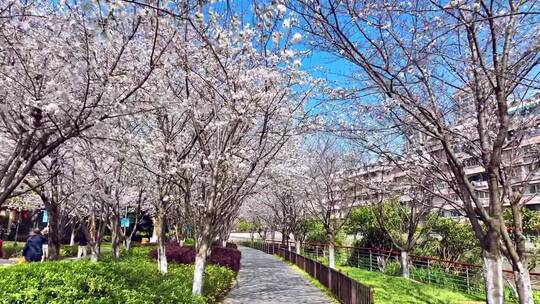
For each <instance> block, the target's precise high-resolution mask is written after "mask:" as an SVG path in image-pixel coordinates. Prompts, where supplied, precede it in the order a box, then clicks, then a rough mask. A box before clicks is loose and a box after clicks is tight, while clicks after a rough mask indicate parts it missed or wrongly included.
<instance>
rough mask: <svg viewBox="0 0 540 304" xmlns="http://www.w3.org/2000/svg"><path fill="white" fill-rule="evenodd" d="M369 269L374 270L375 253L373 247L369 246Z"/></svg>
mask: <svg viewBox="0 0 540 304" xmlns="http://www.w3.org/2000/svg"><path fill="white" fill-rule="evenodd" d="M369 271H373V254H372V253H371V248H369Z"/></svg>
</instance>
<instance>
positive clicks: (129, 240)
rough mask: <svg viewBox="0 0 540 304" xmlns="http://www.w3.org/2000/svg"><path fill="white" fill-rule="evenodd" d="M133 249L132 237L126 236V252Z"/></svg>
mask: <svg viewBox="0 0 540 304" xmlns="http://www.w3.org/2000/svg"><path fill="white" fill-rule="evenodd" d="M130 249H131V237H127V238H126V252H129V250H130Z"/></svg>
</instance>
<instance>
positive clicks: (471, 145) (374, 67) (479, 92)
mask: <svg viewBox="0 0 540 304" xmlns="http://www.w3.org/2000/svg"><path fill="white" fill-rule="evenodd" d="M291 6H292V7H293V8H294V9H295V11H296V12H297V13H298V14H299V19H300V20H301V21H302V22H300V23H299V24H300V26H301V27H302V29H303V30H304V31H305V33H306V34H307V35H309V40H310V44H311V45H313V46H315V47H317V48H318V49H320V50H323V51H329V52H331V53H332V54H335V55H336V56H338V57H339V58H342V59H344V60H347V61H348V62H350V63H351V64H353V65H354V66H355V67H357V68H358V70H357V72H358V73H359V74H358V76H355V79H358V80H359V81H357V82H356V83H355V85H356V84H357V85H358V87H355V88H354V90H352V92H362V95H363V96H366V95H368V94H366V93H368V92H369V93H370V94H371V93H372V94H373V95H370V96H377V98H378V100H380V101H384V102H378V103H377V104H378V105H377V106H376V107H369V106H367V105H369V103H364V104H363V105H364V106H367V107H365V108H366V109H368V108H369V109H371V110H372V111H370V114H369V115H360V117H363V118H361V119H358V120H356V122H369V123H373V124H374V125H375V126H373V125H371V126H370V127H367V128H366V127H365V126H364V128H363V129H364V130H374V129H375V130H380V131H381V130H382V132H383V133H385V134H386V136H385V138H383V137H378V139H383V140H384V139H385V141H389V140H391V139H396V138H397V137H400V138H407V140H409V141H410V142H413V143H414V142H416V143H418V142H419V141H414V140H413V137H414V138H424V139H427V140H426V141H423V142H424V143H426V144H428V142H430V143H433V145H426V146H424V147H419V149H418V155H419V159H423V160H425V161H426V162H431V163H433V162H438V166H439V168H440V170H439V171H434V173H435V174H434V175H435V176H436V179H442V180H443V182H444V183H445V184H446V185H447V187H449V188H450V189H452V191H453V192H454V193H455V194H456V195H457V196H458V197H459V199H460V201H461V202H462V204H463V205H462V206H463V209H464V211H465V212H466V214H467V217H468V218H469V220H470V222H471V225H472V227H473V229H474V232H475V235H476V237H477V239H478V242H479V245H480V247H481V248H482V256H483V262H484V272H485V279H486V294H487V301H488V303H502V302H503V274H502V259H501V258H502V255H503V254H504V255H505V256H506V257H507V258H508V259H509V261H510V262H511V264H512V267H513V270H514V278H515V283H516V286H517V290H518V294H519V299H520V302H521V303H533V302H534V300H533V297H532V289H531V284H530V278H529V274H528V270H527V266H526V265H527V259H526V254H525V251H524V249H525V247H524V238H523V237H522V236H523V235H522V231H521V227H522V223H521V222H520V216H519V214H520V213H521V210H522V209H523V204H524V203H525V200H523V199H519V197H520V196H519V195H518V196H517V198H516V197H514V196H513V195H512V194H511V193H514V192H518V193H519V192H522V191H520V190H519V189H521V187H517V189H516V190H517V191H515V190H512V189H514V188H513V187H514V183H512V182H511V181H512V180H516V179H520V177H519V176H518V175H516V174H515V173H514V171H512V169H510V168H512V165H509V163H511V161H509V160H512V159H515V158H513V157H509V155H511V154H512V153H511V152H510V153H508V152H504V153H503V151H504V150H505V148H507V147H519V143H520V141H521V139H523V137H520V136H518V137H514V136H509V134H510V133H512V134H522V131H524V130H526V129H530V128H531V127H532V128H534V127H535V125H536V123H532V124H529V123H530V122H531V121H536V119H535V118H532V117H529V118H528V119H527V120H524V119H517V120H516V121H513V120H511V117H512V116H511V113H510V109H511V108H512V107H515V106H518V108H519V105H523V104H526V103H527V98H528V97H529V96H530V95H531V90H533V91H534V88H536V87H538V86H537V82H538V81H537V79H536V76H534V75H535V74H536V72H535V71H536V69H537V67H538V63H539V60H538V56H539V55H538V43H537V37H536V36H535V34H533V33H535V29H534V24H536V23H537V22H538V20H537V17H538V14H536V13H535V12H534V11H535V9H537V7H536V6H534V5H532V6H529V3H528V2H527V1H525V2H523V1H508V2H497V1H476V2H474V3H471V2H467V1H465V2H462V1H450V2H446V1H431V2H425V1H414V2H408V3H405V2H399V1H393V2H385V3H380V2H377V1H368V2H361V1H333V0H332V1H295V2H294V3H292V4H291ZM533 12H534V13H533ZM366 91H367V92H366ZM461 97H465V98H461ZM465 100H467V101H466V102H465ZM463 107H466V108H463ZM377 109H379V110H380V111H377ZM460 109H466V110H465V111H460ZM463 114H465V115H463ZM469 114H470V115H469ZM366 116H372V117H371V119H369V118H368V119H365V118H366ZM374 117H377V118H378V119H379V120H375V119H373V118H374ZM514 117H515V116H514ZM384 118H386V119H384ZM531 118H532V119H531ZM511 121H512V122H511ZM379 123H382V124H379ZM353 129H354V130H358V128H357V126H356V127H354V128H353ZM396 130H399V131H398V132H396ZM518 130H522V131H518ZM510 131H512V132H510ZM509 132H510V133H509ZM514 132H515V133H514ZM396 133H397V134H396ZM353 134H355V135H359V134H358V132H354V133H353ZM464 134H474V135H473V136H472V137H471V136H468V137H465V136H463V135H464ZM363 135H365V133H364V134H363ZM396 135H397V136H396ZM358 137H362V136H358ZM364 139H365V138H363V139H361V140H364ZM402 142H403V141H402ZM420 142H422V141H420ZM395 143H396V141H394V145H393V148H394V149H393V150H387V149H384V150H385V153H384V154H385V155H388V154H390V155H395V151H396V150H395ZM368 145H369V146H370V148H373V145H380V143H379V142H375V143H374V142H371V141H370V142H369V143H368ZM463 147H465V151H469V152H465V153H463V152H458V151H464V149H463ZM374 150H376V149H374ZM512 150H516V149H512ZM437 151H440V152H437ZM379 152H380V151H379ZM431 153H438V155H437V157H431V156H433V155H432V154H431ZM464 155H468V156H475V157H477V159H478V160H479V161H480V164H481V166H482V167H483V168H484V170H485V172H486V174H487V181H486V182H487V188H488V191H487V195H488V203H487V205H484V204H483V203H482V202H481V200H480V199H479V198H478V197H477V194H476V192H475V187H474V186H473V185H472V183H471V182H470V181H469V179H468V176H467V174H466V171H465V170H464V167H465V165H464V163H463V162H464V159H465V158H466V157H464ZM434 165H435V164H434ZM505 168H508V169H505ZM441 176H445V177H449V179H443V178H442V177H441ZM525 181H526V179H525ZM440 196H441V197H442V199H444V195H440ZM504 202H509V204H510V205H511V209H512V211H513V213H515V216H514V219H515V226H516V227H517V228H516V231H517V232H516V235H517V236H518V237H516V238H515V239H512V238H511V237H510V235H509V234H508V232H507V229H506V227H505V223H504V221H503V220H502V206H503V203H504Z"/></svg>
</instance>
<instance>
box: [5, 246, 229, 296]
mask: <svg viewBox="0 0 540 304" xmlns="http://www.w3.org/2000/svg"><path fill="white" fill-rule="evenodd" d="M134 251H135V252H134V253H132V254H130V255H129V256H127V257H125V258H123V259H121V260H119V261H112V260H111V259H109V258H106V259H104V260H103V261H100V262H97V263H92V262H90V261H87V260H80V261H59V262H45V263H28V264H23V265H14V266H8V267H3V268H0V303H2V304H4V303H5V304H7V303H10V304H11V303H35V304H45V303H104V304H105V303H127V304H147V303H148V304H151V303H186V304H187V303H189V304H192V303H201V304H202V303H213V302H216V300H217V298H218V297H220V296H221V295H223V294H224V292H225V291H227V290H228V289H229V288H230V286H231V285H232V282H233V280H234V276H235V275H234V272H233V271H231V270H229V269H227V268H225V267H219V266H212V265H210V266H208V267H207V268H206V270H205V280H204V286H203V295H204V296H203V297H198V296H194V295H192V293H191V285H192V283H193V271H194V267H193V266H192V265H174V264H173V265H170V266H169V273H167V274H165V275H162V274H160V273H159V272H158V270H157V267H156V263H155V262H153V261H152V260H151V259H149V258H148V253H149V250H147V249H144V248H137V249H134Z"/></svg>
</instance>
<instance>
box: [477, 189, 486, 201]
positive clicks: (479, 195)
mask: <svg viewBox="0 0 540 304" xmlns="http://www.w3.org/2000/svg"><path fill="white" fill-rule="evenodd" d="M476 197H477V198H479V199H488V198H489V194H488V193H487V192H485V191H476Z"/></svg>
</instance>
